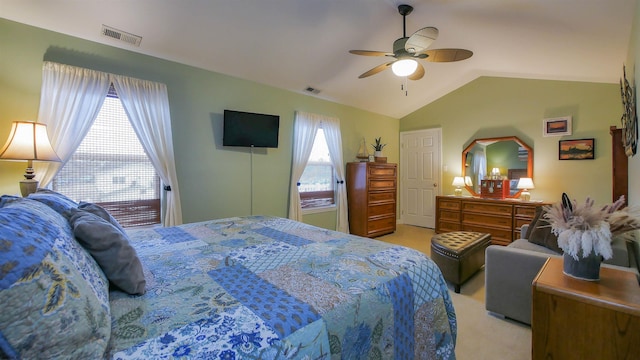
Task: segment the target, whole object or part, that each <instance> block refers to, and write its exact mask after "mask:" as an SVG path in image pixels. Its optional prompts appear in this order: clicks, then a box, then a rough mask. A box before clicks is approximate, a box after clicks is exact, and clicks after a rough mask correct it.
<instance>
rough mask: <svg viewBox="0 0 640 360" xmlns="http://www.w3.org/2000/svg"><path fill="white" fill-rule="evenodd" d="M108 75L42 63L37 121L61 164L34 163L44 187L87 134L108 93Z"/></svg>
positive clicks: (73, 67) (51, 63)
mask: <svg viewBox="0 0 640 360" xmlns="http://www.w3.org/2000/svg"><path fill="white" fill-rule="evenodd" d="M109 84H110V81H109V74H106V73H103V72H99V71H94V70H89V69H83V68H79V67H75V66H69V65H63V64H58V63H53V62H48V61H47V62H45V63H44V64H43V66H42V90H41V93H40V110H39V113H38V122H40V123H44V124H47V131H48V133H49V139H50V140H51V146H52V147H53V149H54V150H55V152H56V154H58V157H60V159H61V160H62V162H61V163H44V162H41V163H38V164H34V165H35V167H36V174H38V175H37V177H41V178H40V179H38V180H40V184H41V186H42V187H44V186H47V185H48V184H49V183H50V182H51V180H53V177H54V176H55V175H56V174H57V173H58V170H59V169H60V168H62V166H63V165H64V164H65V163H66V162H67V161H69V159H70V158H71V156H72V155H73V153H74V152H75V151H76V149H77V148H78V146H80V143H81V142H82V139H84V137H85V136H86V135H87V133H88V132H89V129H90V128H91V125H92V124H93V121H94V120H95V119H96V117H97V116H98V113H99V112H100V108H101V107H102V104H103V103H104V99H105V97H106V96H107V92H108V91H109Z"/></svg>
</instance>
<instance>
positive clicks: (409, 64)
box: [391, 59, 418, 76]
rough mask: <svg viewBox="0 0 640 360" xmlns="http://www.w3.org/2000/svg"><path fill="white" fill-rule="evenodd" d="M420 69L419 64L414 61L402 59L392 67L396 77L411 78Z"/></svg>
mask: <svg viewBox="0 0 640 360" xmlns="http://www.w3.org/2000/svg"><path fill="white" fill-rule="evenodd" d="M417 68H418V62H417V61H415V60H413V59H400V60H398V61H395V62H394V63H393V65H391V70H392V71H393V73H394V74H396V76H409V75H411V74H413V73H414V72H415V71H416V69H417Z"/></svg>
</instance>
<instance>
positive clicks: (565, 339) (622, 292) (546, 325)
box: [531, 258, 640, 360]
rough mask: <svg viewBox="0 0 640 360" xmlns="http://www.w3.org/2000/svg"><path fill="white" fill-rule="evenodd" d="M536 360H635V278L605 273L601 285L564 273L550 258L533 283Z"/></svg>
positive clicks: (638, 317)
mask: <svg viewBox="0 0 640 360" xmlns="http://www.w3.org/2000/svg"><path fill="white" fill-rule="evenodd" d="M531 335H532V343H531V344H532V359H534V360H537V359H598V360H600V359H612V360H613V359H637V358H638V355H639V354H640V286H639V285H638V280H637V278H636V275H635V273H632V272H627V271H623V270H618V269H612V268H606V267H602V268H601V269H600V281H583V280H577V279H574V278H572V277H569V276H567V275H564V274H563V273H562V258H550V259H549V260H547V262H546V263H545V265H544V266H543V267H542V269H541V270H540V272H539V273H538V276H537V277H536V278H535V279H534V280H533V305H532V314H531Z"/></svg>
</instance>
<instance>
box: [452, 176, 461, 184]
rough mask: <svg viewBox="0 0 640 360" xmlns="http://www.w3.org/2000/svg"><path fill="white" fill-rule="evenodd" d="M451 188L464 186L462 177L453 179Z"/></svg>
mask: <svg viewBox="0 0 640 360" xmlns="http://www.w3.org/2000/svg"><path fill="white" fill-rule="evenodd" d="M451 185H453V186H464V178H463V177H462V176H456V177H454V178H453V183H451Z"/></svg>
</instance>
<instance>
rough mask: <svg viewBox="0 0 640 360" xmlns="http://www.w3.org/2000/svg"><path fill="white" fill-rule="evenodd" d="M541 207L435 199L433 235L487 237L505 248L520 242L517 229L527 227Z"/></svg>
mask: <svg viewBox="0 0 640 360" xmlns="http://www.w3.org/2000/svg"><path fill="white" fill-rule="evenodd" d="M543 205H546V204H544V203H536V202H525V201H520V200H499V199H479V198H469V197H462V196H438V197H436V233H443V232H449V231H477V232H482V233H488V234H491V243H492V244H497V245H509V243H511V242H512V241H513V240H515V239H519V238H520V227H521V226H522V225H524V224H529V223H531V221H532V220H533V218H534V216H535V214H536V208H537V207H539V206H543Z"/></svg>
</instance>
